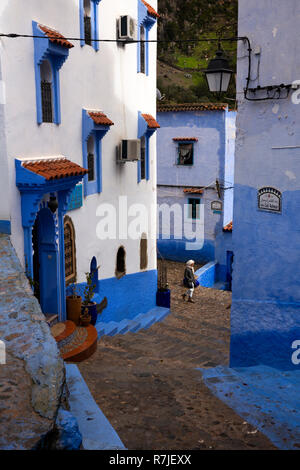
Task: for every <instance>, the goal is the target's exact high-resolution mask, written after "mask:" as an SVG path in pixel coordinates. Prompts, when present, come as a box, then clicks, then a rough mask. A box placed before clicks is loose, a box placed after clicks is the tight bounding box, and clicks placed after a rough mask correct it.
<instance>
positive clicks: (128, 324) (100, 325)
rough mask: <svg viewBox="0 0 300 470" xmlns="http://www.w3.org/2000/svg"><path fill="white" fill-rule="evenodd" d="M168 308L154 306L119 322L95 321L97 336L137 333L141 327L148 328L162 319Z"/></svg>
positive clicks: (168, 311) (167, 313) (167, 312)
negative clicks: (145, 311)
mask: <svg viewBox="0 0 300 470" xmlns="http://www.w3.org/2000/svg"><path fill="white" fill-rule="evenodd" d="M169 313H170V310H169V309H168V308H163V307H155V308H153V309H151V310H149V311H148V312H147V313H140V314H139V315H137V316H136V317H134V318H132V319H127V318H125V319H124V320H122V321H120V322H115V321H110V322H108V323H104V322H97V323H96V325H95V328H96V330H97V331H98V338H101V336H104V335H106V336H115V335H124V334H126V333H137V332H138V331H140V330H142V329H145V330H146V329H147V328H150V326H151V325H153V324H154V323H157V322H160V321H162V320H163V319H164V318H165V317H166V316H167V315H169Z"/></svg>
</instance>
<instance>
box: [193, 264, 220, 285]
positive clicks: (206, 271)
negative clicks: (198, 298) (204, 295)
mask: <svg viewBox="0 0 300 470" xmlns="http://www.w3.org/2000/svg"><path fill="white" fill-rule="evenodd" d="M216 267H217V262H216V261H211V262H210V263H207V264H205V265H204V266H202V268H200V269H198V270H197V271H196V272H195V275H196V276H198V281H199V283H200V286H202V287H214V284H215V282H216Z"/></svg>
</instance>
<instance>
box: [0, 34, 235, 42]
mask: <svg viewBox="0 0 300 470" xmlns="http://www.w3.org/2000/svg"><path fill="white" fill-rule="evenodd" d="M0 37H6V38H10V39H16V38H37V39H51V38H49V36H47V35H45V36H43V35H38V34H19V33H0ZM53 39H55V40H57V39H65V40H67V41H85V38H78V37H66V36H62V35H61V37H59V36H57V37H53ZM238 39H242V38H234V37H232V38H221V41H228V42H233V41H236V40H238ZM92 41H94V42H116V43H119V44H136V43H140V42H142V43H147V42H148V43H151V42H153V43H195V42H218V41H220V38H198V39H172V40H171V39H143V40H141V39H132V40H126V39H125V40H124V39H93V40H92Z"/></svg>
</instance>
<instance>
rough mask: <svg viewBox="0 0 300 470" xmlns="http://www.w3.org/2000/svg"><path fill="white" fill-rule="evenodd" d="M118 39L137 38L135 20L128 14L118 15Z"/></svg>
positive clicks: (129, 39)
mask: <svg viewBox="0 0 300 470" xmlns="http://www.w3.org/2000/svg"><path fill="white" fill-rule="evenodd" d="M118 39H124V40H127V41H134V40H136V39H137V34H136V22H135V20H134V19H133V18H132V17H131V16H129V15H125V16H120V18H119V19H118Z"/></svg>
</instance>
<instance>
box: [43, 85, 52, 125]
mask: <svg viewBox="0 0 300 470" xmlns="http://www.w3.org/2000/svg"><path fill="white" fill-rule="evenodd" d="M41 94H42V115H43V122H53V106H52V84H51V82H47V81H46V80H42V81H41Z"/></svg>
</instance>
